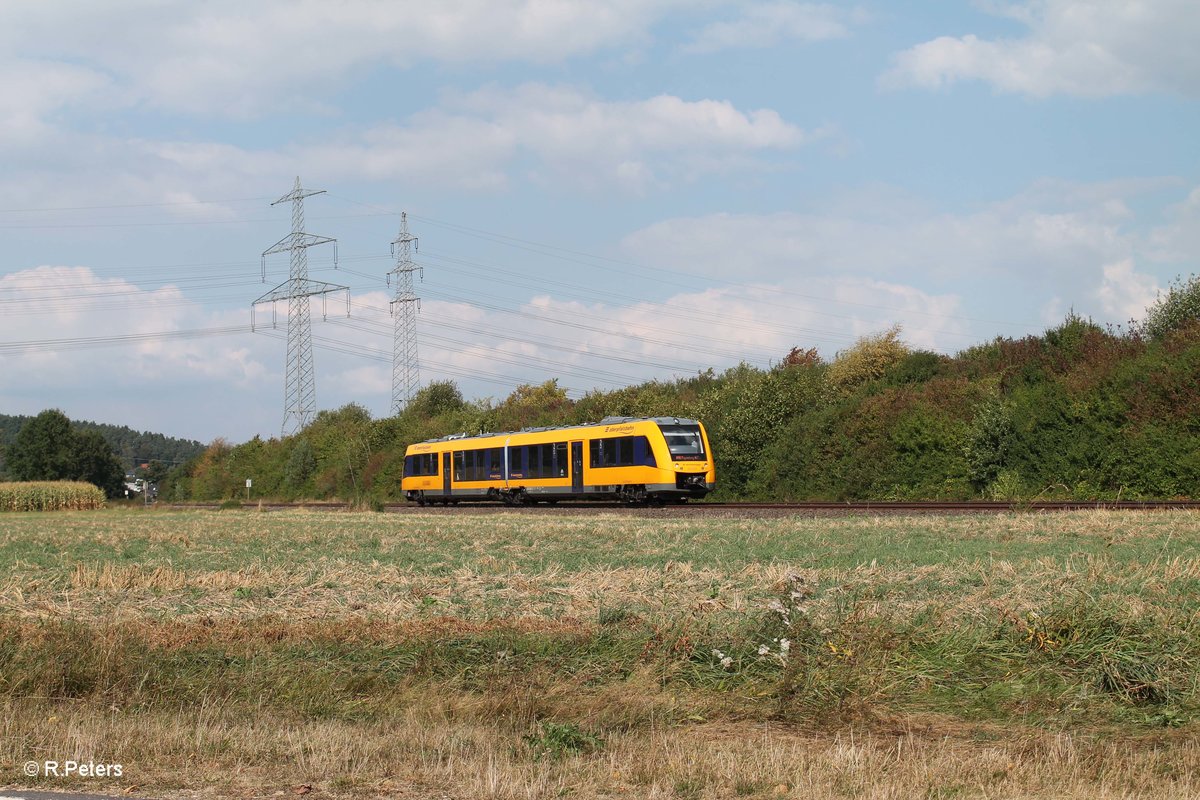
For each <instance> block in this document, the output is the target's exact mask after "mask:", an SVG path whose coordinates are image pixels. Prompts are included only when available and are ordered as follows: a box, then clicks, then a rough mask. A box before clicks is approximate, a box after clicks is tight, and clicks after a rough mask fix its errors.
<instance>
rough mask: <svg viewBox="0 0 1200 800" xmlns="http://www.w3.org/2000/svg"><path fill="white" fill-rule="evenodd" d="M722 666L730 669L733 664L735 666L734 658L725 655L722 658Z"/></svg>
mask: <svg viewBox="0 0 1200 800" xmlns="http://www.w3.org/2000/svg"><path fill="white" fill-rule="evenodd" d="M721 666H722V667H724V668H725V669H729V668H730V667H731V666H733V659H732V658H730V657H729V656H725V657H724V658H722V659H721Z"/></svg>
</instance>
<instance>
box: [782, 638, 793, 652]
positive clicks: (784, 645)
mask: <svg viewBox="0 0 1200 800" xmlns="http://www.w3.org/2000/svg"><path fill="white" fill-rule="evenodd" d="M791 649H792V643H791V641H790V640H788V639H780V640H779V652H780V653H781V654H782V655H785V656H786V655H787V653H788V651H789V650H791Z"/></svg>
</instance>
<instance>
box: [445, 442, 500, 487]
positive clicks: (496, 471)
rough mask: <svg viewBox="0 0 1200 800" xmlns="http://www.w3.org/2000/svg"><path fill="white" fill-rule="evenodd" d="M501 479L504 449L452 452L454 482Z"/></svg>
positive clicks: (493, 448)
mask: <svg viewBox="0 0 1200 800" xmlns="http://www.w3.org/2000/svg"><path fill="white" fill-rule="evenodd" d="M503 479H504V448H502V447H492V448H489V449H487V450H455V451H454V480H456V481H499V480H503Z"/></svg>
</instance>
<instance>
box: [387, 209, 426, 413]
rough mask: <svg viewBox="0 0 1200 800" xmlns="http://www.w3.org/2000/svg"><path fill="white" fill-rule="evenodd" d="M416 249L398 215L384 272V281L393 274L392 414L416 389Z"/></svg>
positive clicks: (405, 218)
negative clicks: (392, 260) (391, 258)
mask: <svg viewBox="0 0 1200 800" xmlns="http://www.w3.org/2000/svg"><path fill="white" fill-rule="evenodd" d="M415 248H419V245H418V244H417V237H416V236H413V235H412V234H410V233H409V232H408V214H406V213H401V214H400V235H399V236H397V237H396V238H395V240H393V241H392V254H393V255H395V256H396V267H395V269H393V270H392V271H391V272H389V273H388V284H389V285H390V284H391V283H392V276H393V275H395V276H396V281H395V284H396V297H395V299H393V300H392V302H391V304H390V305H391V310H392V321H393V324H394V330H393V335H392V414H399V413H400V412H401V411H403V410H404V407H405V406H406V405H408V403H409V401H411V400H412V399H413V395H415V394H416V393H417V389H418V388H420V383H421V379H420V366H419V365H418V363H417V312H418V311H420V310H421V299H420V298H419V297H417V295H416V293H415V292H414V290H413V273H414V272H417V271H420V273H421V278H422V280H423V279H424V278H425V269H424V267H418V266H417V265H416V264H414V263H413V260H412V252H413V250H414V249H415Z"/></svg>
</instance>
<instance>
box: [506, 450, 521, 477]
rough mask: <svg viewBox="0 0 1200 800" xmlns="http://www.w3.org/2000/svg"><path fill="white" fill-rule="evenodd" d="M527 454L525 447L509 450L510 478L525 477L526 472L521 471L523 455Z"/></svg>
mask: <svg viewBox="0 0 1200 800" xmlns="http://www.w3.org/2000/svg"><path fill="white" fill-rule="evenodd" d="M524 452H525V448H524V447H510V448H509V449H508V474H509V477H514V478H515V477H523V476H524V470H522V469H521V454H522V453H524Z"/></svg>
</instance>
